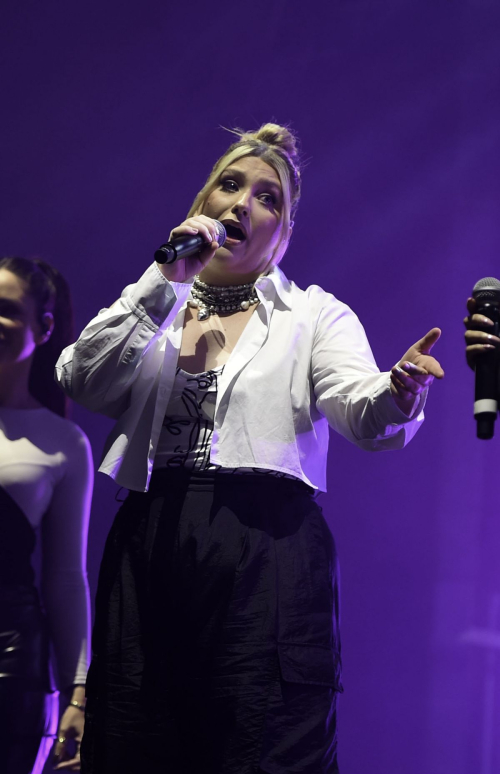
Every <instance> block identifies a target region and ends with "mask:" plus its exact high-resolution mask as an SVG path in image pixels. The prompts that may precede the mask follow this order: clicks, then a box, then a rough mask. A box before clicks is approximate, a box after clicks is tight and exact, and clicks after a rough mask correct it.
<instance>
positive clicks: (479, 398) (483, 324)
mask: <svg viewBox="0 0 500 774" xmlns="http://www.w3.org/2000/svg"><path fill="white" fill-rule="evenodd" d="M467 309H468V310H469V316H468V317H466V318H465V320H464V323H465V327H466V328H467V330H466V332H465V342H466V345H467V348H466V357H467V362H468V364H469V365H470V367H471V368H472V369H473V370H474V371H475V372H476V384H475V401H474V416H475V418H476V420H477V437H478V438H482V439H489V438H492V437H493V433H494V429H495V419H496V416H497V412H498V399H499V360H498V352H499V347H500V338H499V333H500V281H499V280H497V279H495V278H494V277H485V279H482V280H479V282H477V283H476V284H475V286H474V290H473V292H472V298H469V300H468V302H467Z"/></svg>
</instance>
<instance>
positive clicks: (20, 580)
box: [0, 487, 36, 586]
mask: <svg viewBox="0 0 500 774" xmlns="http://www.w3.org/2000/svg"><path fill="white" fill-rule="evenodd" d="M35 545H36V534H35V530H34V529H33V527H32V526H31V524H30V523H29V521H28V519H27V518H26V516H25V515H24V513H23V512H22V510H21V509H20V508H19V506H18V505H17V503H16V502H14V500H13V499H12V497H11V496H10V495H9V494H8V493H7V492H6V491H5V489H3V488H2V487H0V586H27V585H30V584H32V583H33V581H34V578H35V575H34V572H33V568H32V566H31V555H32V553H33V551H34V550H35Z"/></svg>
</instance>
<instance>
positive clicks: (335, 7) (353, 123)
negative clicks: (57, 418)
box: [0, 0, 500, 774]
mask: <svg viewBox="0 0 500 774" xmlns="http://www.w3.org/2000/svg"><path fill="white" fill-rule="evenodd" d="M0 28H1V30H0V35H1V38H2V41H1V52H2V60H3V65H4V74H3V76H2V78H1V81H0V83H1V85H0V89H1V104H2V114H3V117H2V142H1V153H2V186H1V190H0V197H1V200H0V219H1V226H2V229H1V233H2V242H1V245H2V247H1V252H2V253H3V254H9V253H15V254H21V255H23V254H24V255H40V256H41V257H43V258H44V259H46V260H49V261H51V262H53V263H54V264H55V265H56V266H57V267H58V268H59V269H61V270H62V271H63V272H64V273H65V275H66V277H67V278H68V280H69V282H70V284H71V286H72V288H73V293H74V300H75V308H76V328H77V329H78V330H80V329H81V328H82V327H83V325H84V324H85V323H86V322H87V321H88V320H89V319H90V318H91V317H92V316H93V315H94V314H95V313H96V312H97V310H98V309H99V308H101V307H103V306H107V305H109V304H110V303H111V302H112V301H113V300H114V299H115V298H116V296H117V295H118V294H119V292H120V291H121V289H122V287H123V286H124V285H126V284H128V283H130V282H133V281H134V280H135V279H136V278H137V277H138V276H139V275H140V274H141V273H142V271H143V269H144V268H145V267H146V266H147V265H148V263H149V262H150V261H151V260H152V256H153V252H154V250H155V249H156V247H157V246H158V245H160V244H161V243H162V242H164V241H165V240H166V238H167V236H168V233H169V231H170V229H171V228H172V227H173V226H174V225H176V224H177V223H178V222H180V221H181V220H182V219H183V218H184V215H185V213H186V212H187V210H188V208H189V206H190V204H191V201H192V199H193V198H194V195H195V194H196V192H197V191H198V190H199V189H200V188H201V186H202V184H203V182H204V180H205V178H206V176H207V175H208V172H209V170H210V168H211V166H212V164H213V162H214V160H215V159H216V158H217V157H218V156H219V155H220V153H221V152H222V151H223V150H224V148H225V147H226V145H227V143H228V139H229V137H228V135H227V134H226V133H225V132H224V131H223V130H221V129H220V128H219V127H220V126H221V125H223V126H234V125H239V126H242V127H244V128H253V127H255V126H257V125H259V124H260V123H262V122H264V121H267V120H270V119H272V118H275V119H276V120H278V121H280V122H288V121H290V122H291V123H292V125H293V127H294V128H295V129H296V130H297V132H298V134H299V136H300V137H301V140H302V147H303V153H304V156H305V158H306V160H307V165H306V168H305V169H304V173H303V198H302V202H301V205H300V207H299V211H298V215H297V219H296V227H295V230H294V236H293V240H292V243H291V246H290V249H289V252H288V254H287V255H286V256H285V259H284V261H283V263H282V268H283V269H284V271H285V273H286V274H287V275H288V276H289V277H291V278H292V279H294V280H295V281H296V282H297V283H298V284H299V285H300V286H302V287H304V286H306V285H308V284H312V283H317V284H319V285H321V286H322V287H324V288H325V289H327V290H329V291H331V292H333V293H334V294H335V295H336V296H338V297H339V298H341V299H342V300H344V301H346V302H347V303H349V304H350V305H351V306H352V307H353V308H354V309H355V311H356V312H357V313H358V314H359V316H360V318H361V320H362V322H363V324H364V325H365V327H366V329H367V332H368V336H369V339H370V342H371V344H372V347H373V350H374V352H375V355H376V358H377V361H378V363H379V365H380V367H381V368H383V369H389V368H390V367H391V366H392V365H393V364H394V363H395V362H396V361H397V360H398V359H399V357H400V356H401V355H402V354H403V353H404V352H405V350H406V349H407V348H408V346H409V345H410V344H412V343H413V342H414V341H415V340H416V339H418V338H420V337H421V336H423V335H424V333H426V332H427V330H429V329H430V328H431V327H432V326H434V325H438V326H440V327H442V329H443V336H442V339H441V341H440V342H439V343H438V344H437V345H436V348H435V353H436V356H437V357H438V358H439V359H440V360H441V362H442V364H443V367H444V368H445V371H446V378H445V381H444V382H443V383H441V384H436V385H434V387H433V388H432V390H431V395H430V398H429V401H428V405H427V409H426V414H427V420H426V422H425V424H424V427H423V428H422V430H421V431H420V432H419V434H418V435H417V437H416V438H415V440H414V441H413V442H412V443H411V444H410V446H409V447H408V448H407V449H406V450H404V451H403V452H399V453H391V454H373V455H370V454H367V453H364V452H361V451H360V450H359V449H357V448H354V447H351V446H350V445H349V444H348V443H347V442H345V441H344V440H343V439H340V438H338V437H336V436H333V435H332V438H331V449H330V458H329V479H328V480H329V492H328V494H327V495H323V496H322V498H321V500H320V502H321V504H322V506H323V508H324V511H325V515H326V516H327V518H328V521H329V523H330V525H331V528H332V531H333V533H334V535H335V537H336V540H337V545H338V549H339V553H340V559H341V567H342V583H343V659H344V684H345V689H346V690H345V693H344V695H343V696H342V697H341V699H340V702H339V724H340V765H341V771H342V773H343V774H365V772H368V771H369V772H370V773H371V774H421V772H422V771H427V772H431V774H466V772H467V774H469V772H471V771H473V772H478V774H494V772H498V771H500V740H499V738H498V734H497V733H495V729H497V728H498V726H499V724H500V706H499V705H500V648H499V643H500V602H499V598H500V569H499V567H500V563H499V561H498V551H499V548H498V547H499V545H500V513H499V507H498V503H499V492H498V484H497V481H498V473H497V471H498V465H499V461H500V428H499V427H497V438H496V439H495V440H494V441H492V442H490V443H485V442H479V441H477V440H476V439H475V427H474V422H473V419H472V398H473V395H472V386H473V375H472V373H471V372H469V371H468V369H467V368H466V366H465V362H464V355H463V337H462V322H461V321H462V318H463V316H464V314H465V306H464V303H465V299H466V298H467V296H468V295H469V294H470V292H471V290H472V287H473V285H474V284H475V282H476V281H477V280H478V279H479V278H481V277H484V276H498V275H499V274H500V269H499V256H500V218H499V216H498V205H499V200H500V152H499V151H500V148H499V145H500V143H499V137H500V93H499V91H500V88H499V82H500V46H499V45H498V41H499V39H500V6H499V4H498V3H497V2H495V0H455V2H453V3H450V2H445V0H432V2H431V1H430V0H420V1H419V2H418V3H416V2H410V0H384V2H382V3H373V2H368V0H351V1H350V2H346V1H345V0H332V2H329V3H327V2H323V3H320V2H316V3H307V4H302V3H291V2H286V0H266V2H264V0H256V1H255V2H253V3H252V4H251V6H248V5H245V4H242V5H237V4H234V3H233V2H231V3H230V2H229V1H228V0H222V1H221V2H219V3H217V4H215V6H214V5H213V4H212V5H210V6H208V5H207V4H206V3H201V2H194V3H190V4H189V5H186V4H165V3H162V2H160V1H159V0H145V1H144V2H141V3H133V2H130V3H127V4H123V3H121V4H118V3H113V2H110V3H100V4H97V3H94V4H93V3H90V4H89V3H86V4H79V5H75V4H67V3H60V2H49V3H48V4H32V5H31V6H28V5H26V4H22V3H17V4H14V3H5V4H4V6H3V10H2V20H1V24H0ZM73 416H74V418H75V420H76V421H77V422H78V423H79V424H80V425H81V426H82V428H83V429H84V430H85V431H86V432H87V434H88V435H89V437H90V439H91V442H92V445H93V448H94V455H95V457H96V459H97V458H99V456H100V452H101V449H102V445H103V441H104V438H105V436H106V434H107V432H108V431H109V428H110V422H109V420H106V419H104V418H102V417H98V416H94V415H91V414H90V413H88V412H85V411H84V410H82V409H80V408H78V407H76V408H75V409H74V412H73ZM115 496H118V497H121V496H122V495H121V494H119V493H118V494H117V492H116V487H115V486H114V485H113V484H112V483H111V482H110V481H109V480H108V479H105V478H104V477H102V476H99V477H98V479H97V482H96V487H95V495H94V507H93V515H92V521H91V532H90V541H89V577H90V582H91V588H92V591H93V592H94V590H95V586H96V579H97V571H98V566H99V561H100V556H101V552H102V546H103V541H104V538H105V535H106V533H107V530H108V528H109V526H110V523H111V519H112V514H113V513H114V512H115V511H116V509H117V507H118V505H117V503H115Z"/></svg>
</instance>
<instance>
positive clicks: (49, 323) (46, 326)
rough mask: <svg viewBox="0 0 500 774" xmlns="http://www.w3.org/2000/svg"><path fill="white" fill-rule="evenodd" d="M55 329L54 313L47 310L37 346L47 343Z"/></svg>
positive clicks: (43, 317)
mask: <svg viewBox="0 0 500 774" xmlns="http://www.w3.org/2000/svg"><path fill="white" fill-rule="evenodd" d="M53 330H54V315H53V314H52V312H45V314H44V315H43V316H42V324H41V330H40V333H39V335H38V336H37V339H36V344H37V346H40V345H41V344H45V343H46V342H47V341H48V340H49V339H50V337H51V335H52V331H53Z"/></svg>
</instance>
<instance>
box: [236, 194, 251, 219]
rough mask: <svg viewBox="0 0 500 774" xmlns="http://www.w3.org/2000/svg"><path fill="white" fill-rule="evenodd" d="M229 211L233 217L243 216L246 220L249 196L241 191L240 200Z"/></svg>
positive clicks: (248, 213) (248, 211) (248, 212)
mask: <svg viewBox="0 0 500 774" xmlns="http://www.w3.org/2000/svg"><path fill="white" fill-rule="evenodd" d="M231 211H232V212H233V213H234V215H243V216H244V217H246V218H248V216H249V215H250V194H249V193H248V192H246V191H241V195H240V198H239V199H238V201H237V202H235V204H234V205H233V207H232V210H231Z"/></svg>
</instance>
